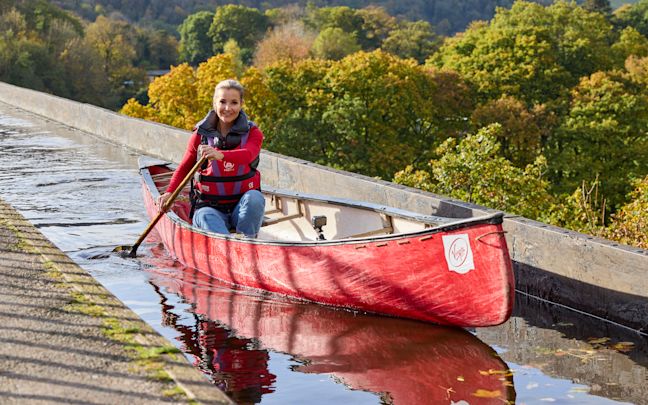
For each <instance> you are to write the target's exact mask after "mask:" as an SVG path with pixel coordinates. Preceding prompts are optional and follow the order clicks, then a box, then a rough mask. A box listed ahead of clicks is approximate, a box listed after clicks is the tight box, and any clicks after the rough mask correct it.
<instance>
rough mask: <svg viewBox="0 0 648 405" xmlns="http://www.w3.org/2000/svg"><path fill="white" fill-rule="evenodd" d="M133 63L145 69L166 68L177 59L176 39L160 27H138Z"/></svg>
mask: <svg viewBox="0 0 648 405" xmlns="http://www.w3.org/2000/svg"><path fill="white" fill-rule="evenodd" d="M135 51H136V53H137V56H136V60H135V63H136V64H137V66H141V67H143V68H145V69H168V68H169V67H170V66H171V65H175V64H176V63H177V60H178V41H177V40H176V39H175V37H173V36H171V35H169V34H168V33H167V32H166V31H164V30H161V29H151V28H138V29H136V33H135Z"/></svg>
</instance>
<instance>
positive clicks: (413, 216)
mask: <svg viewBox="0 0 648 405" xmlns="http://www.w3.org/2000/svg"><path fill="white" fill-rule="evenodd" d="M144 161H145V160H144ZM149 162H151V161H150V160H149ZM139 166H140V174H141V176H142V180H143V182H144V183H145V184H146V189H147V191H148V193H149V195H150V196H151V198H152V199H153V200H155V198H156V197H157V196H158V195H159V191H158V189H157V186H156V184H155V182H154V180H153V178H152V175H151V173H150V171H149V167H152V166H167V167H168V168H169V169H170V170H173V168H172V165H171V164H169V163H168V162H163V161H159V160H158V161H153V162H151V163H143V159H142V158H140V161H139ZM264 192H267V193H269V194H274V195H278V196H281V197H288V198H295V199H299V200H311V201H317V202H322V203H329V204H332V205H343V206H347V207H357V208H360V209H366V210H370V211H374V212H378V213H382V214H386V215H390V216H394V217H398V218H405V219H410V220H415V221H418V222H422V223H426V224H429V222H430V221H433V218H437V219H446V218H445V217H435V216H431V215H424V214H418V213H414V212H411V211H405V210H401V209H397V208H393V207H388V206H383V205H379V204H374V203H365V202H361V201H358V202H356V201H353V200H349V199H343V198H333V197H324V196H317V195H312V194H305V193H298V192H291V191H288V190H279V189H275V188H272V187H264ZM165 215H166V216H167V217H168V218H169V220H171V221H172V222H174V223H175V224H176V225H177V226H180V227H182V228H185V229H187V230H189V231H191V232H194V233H199V234H202V235H205V236H208V237H210V238H214V239H224V240H227V241H231V242H241V243H246V244H255V245H280V246H303V247H313V246H332V245H343V244H349V245H350V244H365V243H371V242H377V241H392V240H405V239H412V238H420V237H424V236H427V235H432V234H436V233H441V232H451V231H454V230H457V229H462V228H467V227H471V226H477V225H484V224H489V225H499V224H501V223H502V222H503V219H504V213H503V212H494V213H492V214H488V215H483V216H479V217H473V218H457V219H456V220H455V218H447V219H449V220H450V221H451V222H447V223H444V224H441V225H437V226H432V227H430V228H426V229H422V230H419V231H414V232H407V233H396V234H387V235H376V236H366V237H359V238H347V239H334V240H321V241H320V240H312V241H282V240H262V239H254V238H247V237H244V236H238V235H237V236H234V235H226V234H219V233H215V232H210V231H207V230H204V229H200V228H198V227H195V226H193V225H191V224H189V223H188V222H186V221H184V220H183V219H181V218H180V217H179V216H178V215H177V214H176V213H174V212H173V211H169V212H167V213H166V214H165ZM437 222H438V221H437Z"/></svg>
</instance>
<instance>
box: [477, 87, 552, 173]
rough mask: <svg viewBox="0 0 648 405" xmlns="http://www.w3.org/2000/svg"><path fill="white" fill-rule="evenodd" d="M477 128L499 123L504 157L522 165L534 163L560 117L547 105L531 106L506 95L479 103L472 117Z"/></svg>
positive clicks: (496, 134) (519, 165)
mask: <svg viewBox="0 0 648 405" xmlns="http://www.w3.org/2000/svg"><path fill="white" fill-rule="evenodd" d="M470 120H471V122H472V124H473V125H474V127H476V128H481V127H485V126H487V125H489V124H493V123H499V124H500V125H501V126H502V128H501V130H500V131H497V132H495V133H494V135H495V136H496V137H497V141H498V142H499V143H500V145H501V152H502V156H504V157H505V158H506V159H508V160H509V161H511V162H512V163H513V164H515V165H516V166H518V167H524V166H526V165H528V164H530V163H532V162H533V161H534V160H535V159H536V157H537V156H538V155H539V154H540V153H541V151H542V147H543V145H544V144H545V143H546V141H547V139H548V138H549V136H550V134H551V133H552V132H553V130H554V129H555V127H556V126H557V124H558V120H557V117H556V116H555V114H553V113H552V112H550V111H548V110H547V108H546V106H544V105H535V106H533V107H532V108H528V107H527V106H526V105H525V104H524V103H523V102H521V101H520V100H518V99H516V98H515V97H512V96H506V95H504V96H502V97H500V98H499V99H497V100H489V101H487V102H486V103H484V104H482V105H480V106H478V107H477V108H476V109H475V110H474V111H473V113H472V116H471V118H470Z"/></svg>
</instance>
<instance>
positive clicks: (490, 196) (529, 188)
mask: <svg viewBox="0 0 648 405" xmlns="http://www.w3.org/2000/svg"><path fill="white" fill-rule="evenodd" d="M501 131H502V127H501V126H500V125H499V124H493V125H490V126H487V127H484V128H482V129H480V130H479V131H478V132H477V133H476V134H474V135H468V136H466V137H465V138H464V139H462V140H460V141H457V140H456V139H453V138H451V139H448V140H446V141H445V142H443V143H442V144H441V145H440V146H439V147H438V148H437V150H436V154H437V155H438V156H439V157H438V158H437V159H433V160H431V161H430V162H429V169H428V170H425V171H422V170H421V171H414V170H413V169H412V168H411V167H408V168H407V169H406V170H405V171H402V172H399V173H397V174H396V176H395V178H394V181H395V182H397V183H400V184H404V185H408V186H412V187H419V188H422V189H424V190H427V191H431V192H434V193H439V194H443V195H448V196H451V197H454V198H458V199H460V200H463V201H468V202H472V203H476V204H479V205H484V206H487V207H490V208H494V209H499V210H504V211H507V212H510V213H515V214H519V215H523V216H526V217H528V218H538V217H539V216H540V215H541V214H542V213H543V211H545V210H547V209H548V208H549V207H550V204H551V202H552V197H551V195H550V194H549V193H548V186H549V183H548V182H547V180H545V179H543V177H542V174H543V171H544V169H545V166H546V160H545V159H544V158H543V157H542V156H540V157H538V158H537V159H536V160H535V161H534V162H533V164H530V165H527V166H526V167H525V168H524V169H520V168H517V167H515V166H514V165H513V164H512V163H511V162H510V161H508V160H507V159H505V158H503V157H501V156H500V154H499V152H500V144H499V143H498V142H497V141H496V138H497V136H498V135H499V134H500V132H501Z"/></svg>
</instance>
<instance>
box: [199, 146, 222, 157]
mask: <svg viewBox="0 0 648 405" xmlns="http://www.w3.org/2000/svg"><path fill="white" fill-rule="evenodd" d="M198 156H200V157H206V158H207V159H209V160H223V158H224V157H225V155H223V152H221V151H219V150H218V149H216V148H212V147H211V146H209V145H200V146H198Z"/></svg>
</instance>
